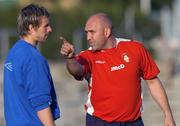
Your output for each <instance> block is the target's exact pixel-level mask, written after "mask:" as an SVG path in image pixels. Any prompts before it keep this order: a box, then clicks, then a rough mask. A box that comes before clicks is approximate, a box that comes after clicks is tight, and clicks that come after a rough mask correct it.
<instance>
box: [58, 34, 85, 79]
mask: <svg viewBox="0 0 180 126" xmlns="http://www.w3.org/2000/svg"><path fill="white" fill-rule="evenodd" d="M60 39H62V40H63V44H62V47H61V50H60V53H61V55H62V56H64V58H65V59H66V66H67V69H68V71H69V73H70V74H71V75H73V76H74V77H80V78H81V77H83V76H84V73H85V69H84V66H83V65H81V64H79V62H78V61H77V60H76V59H75V58H74V57H75V49H74V47H73V45H71V44H70V43H69V42H67V41H66V40H65V39H64V38H62V37H61V38H60Z"/></svg>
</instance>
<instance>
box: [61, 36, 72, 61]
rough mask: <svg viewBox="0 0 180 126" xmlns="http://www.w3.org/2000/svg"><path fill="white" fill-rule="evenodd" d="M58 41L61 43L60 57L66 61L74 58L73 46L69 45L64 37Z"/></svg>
mask: <svg viewBox="0 0 180 126" xmlns="http://www.w3.org/2000/svg"><path fill="white" fill-rule="evenodd" d="M59 39H60V40H62V41H63V44H62V46H61V50H60V53H61V55H62V56H64V57H65V58H66V59H72V58H74V56H75V49H74V46H73V45H72V44H70V43H69V42H68V41H67V40H66V39H65V38H64V37H60V38H59Z"/></svg>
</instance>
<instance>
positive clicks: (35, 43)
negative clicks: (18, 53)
mask: <svg viewBox="0 0 180 126" xmlns="http://www.w3.org/2000/svg"><path fill="white" fill-rule="evenodd" d="M21 39H23V40H24V41H26V42H27V43H29V44H31V45H33V46H36V45H37V43H38V42H37V41H35V40H34V39H33V38H32V37H29V36H23V37H21Z"/></svg>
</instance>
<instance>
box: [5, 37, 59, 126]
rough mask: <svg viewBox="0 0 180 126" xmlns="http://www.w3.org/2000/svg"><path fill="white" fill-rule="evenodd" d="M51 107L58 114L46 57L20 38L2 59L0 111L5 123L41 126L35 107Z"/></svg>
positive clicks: (12, 125)
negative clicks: (0, 100) (1, 100)
mask: <svg viewBox="0 0 180 126" xmlns="http://www.w3.org/2000/svg"><path fill="white" fill-rule="evenodd" d="M47 107H50V108H51V111H52V115H53V118H54V120H55V119H57V118H59V117H60V111H59V107H58V103H57V100H56V94H55V89H54V84H53V81H52V77H51V74H50V70H49V65H48V63H47V61H46V59H45V58H44V57H43V56H42V55H41V54H40V52H39V51H38V50H37V49H36V47H35V46H33V45H31V44H29V43H27V42H25V41H24V40H22V39H20V40H19V41H17V42H16V44H15V45H14V46H13V47H12V48H11V50H10V51H9V53H8V56H7V58H6V60H5V63H4V114H5V121H6V125H7V126H42V123H41V121H40V119H39V118H38V116H37V111H39V110H42V109H45V108H47Z"/></svg>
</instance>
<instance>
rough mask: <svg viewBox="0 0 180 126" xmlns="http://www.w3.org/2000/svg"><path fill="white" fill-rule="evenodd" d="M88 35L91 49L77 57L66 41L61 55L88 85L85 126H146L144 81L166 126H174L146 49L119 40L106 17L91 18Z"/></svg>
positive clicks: (130, 41) (165, 96)
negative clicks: (161, 113)
mask: <svg viewBox="0 0 180 126" xmlns="http://www.w3.org/2000/svg"><path fill="white" fill-rule="evenodd" d="M85 32H86V35H87V41H88V42H89V46H90V47H89V49H87V50H84V51H82V52H80V53H79V54H77V55H76V54H75V50H74V46H73V45H72V44H70V43H69V42H67V41H66V40H65V39H64V38H62V39H63V41H64V43H63V45H62V47H61V50H60V53H61V54H62V55H63V56H64V57H65V58H66V63H67V69H68V71H69V73H70V74H71V75H72V76H74V78H75V79H77V80H83V79H84V78H85V79H86V80H87V81H88V87H89V91H88V100H87V102H86V104H85V109H86V112H87V114H86V126H121V125H123V126H143V125H144V124H143V121H142V119H141V112H142V99H141V79H144V80H145V81H146V82H147V85H148V87H149V89H150V92H151V94H152V97H153V98H154V99H155V101H156V102H157V103H158V104H159V106H160V107H161V109H162V110H163V113H164V117H165V119H164V124H165V126H175V122H174V119H173V116H172V112H171V109H170V106H169V103H168V98H167V95H166V93H165V90H164V88H163V86H162V84H161V81H160V80H159V78H158V77H157V76H158V74H159V72H160V71H159V69H158V67H157V65H156V64H155V62H154V60H153V59H152V58H151V56H150V54H149V53H148V52H147V50H146V49H145V48H144V46H143V45H142V44H141V43H140V42H138V41H134V40H128V39H122V38H116V37H115V36H114V35H113V33H112V22H111V20H110V19H109V17H108V16H107V15H106V14H104V13H98V14H95V15H92V16H91V17H90V18H89V19H88V20H87V22H86V25H85Z"/></svg>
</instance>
